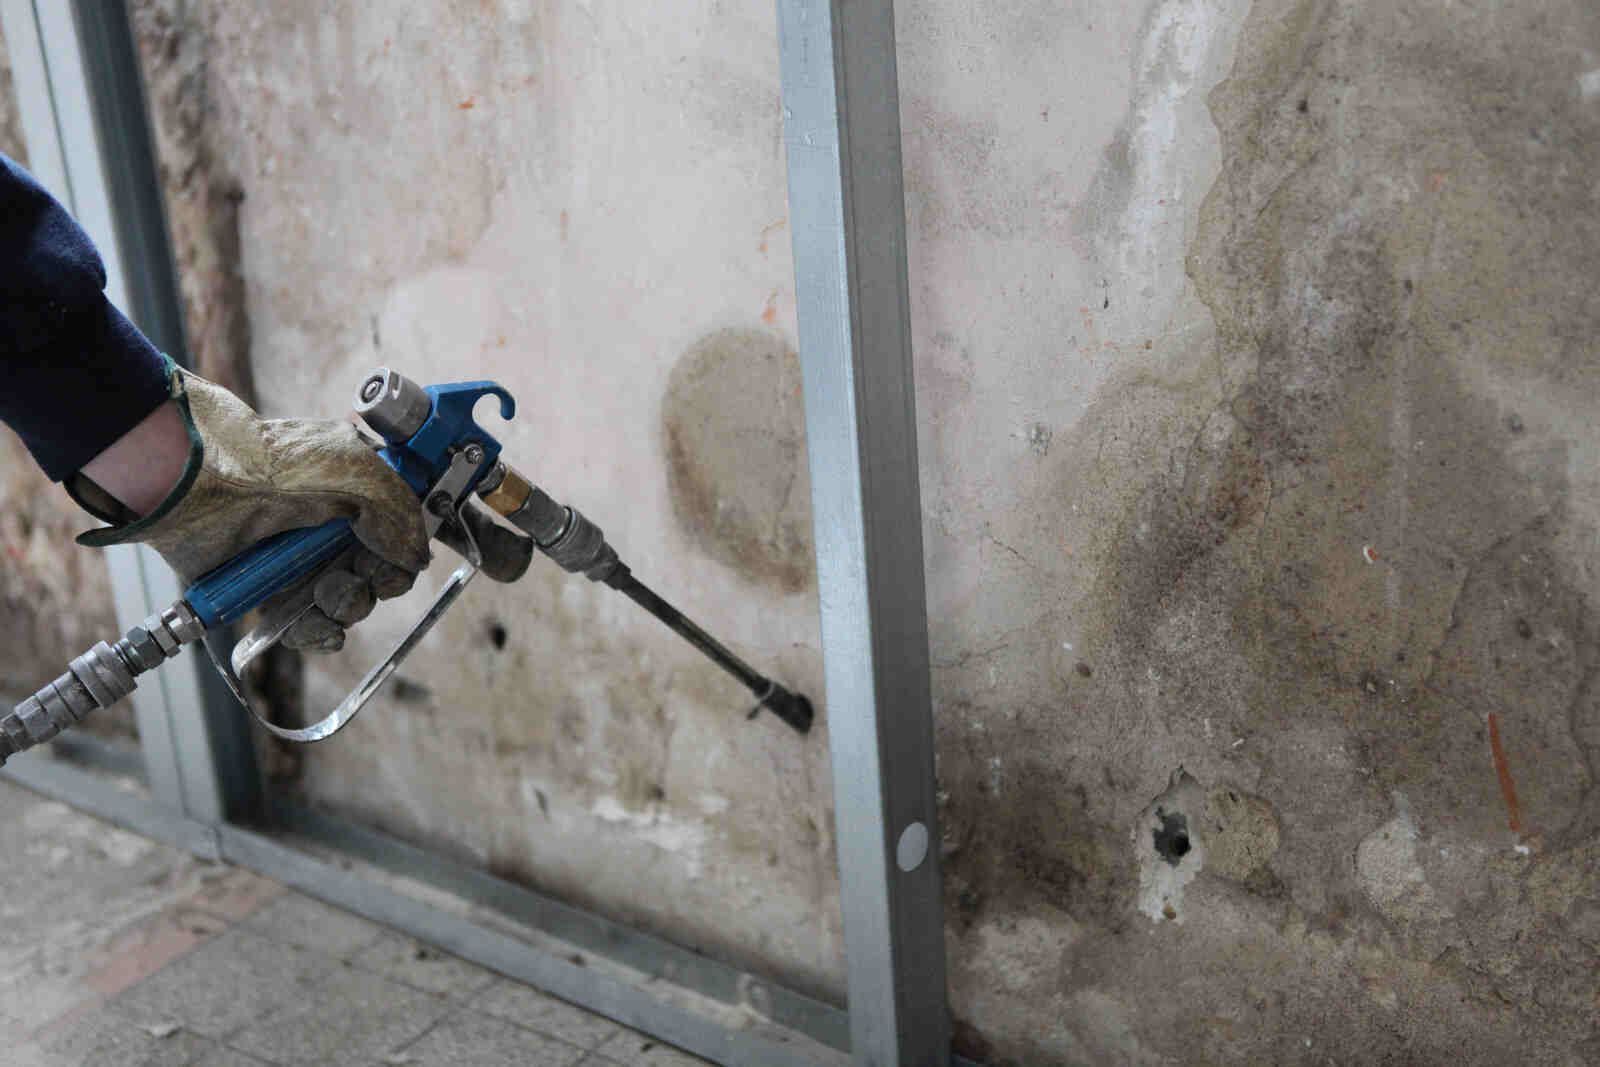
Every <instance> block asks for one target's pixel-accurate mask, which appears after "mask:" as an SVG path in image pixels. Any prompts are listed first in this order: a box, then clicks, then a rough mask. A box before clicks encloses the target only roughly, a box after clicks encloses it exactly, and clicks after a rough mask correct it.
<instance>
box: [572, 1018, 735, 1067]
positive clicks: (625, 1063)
mask: <svg viewBox="0 0 1600 1067" xmlns="http://www.w3.org/2000/svg"><path fill="white" fill-rule="evenodd" d="M618 1029H619V1030H620V1031H621V1032H620V1033H618V1034H617V1036H616V1037H613V1038H612V1039H611V1040H610V1041H607V1042H606V1043H605V1044H603V1045H601V1046H600V1047H599V1048H598V1049H596V1050H595V1052H596V1053H597V1054H598V1055H599V1056H600V1057H601V1058H602V1060H610V1061H612V1062H613V1063H617V1064H620V1065H621V1067H700V1065H702V1064H707V1063H709V1061H707V1060H702V1059H700V1058H699V1057H698V1056H691V1055H689V1054H688V1053H687V1052H684V1051H683V1050H682V1049H676V1048H673V1047H672V1046H671V1045H665V1044H662V1043H661V1042H660V1041H659V1040H657V1039H656V1038H653V1037H651V1036H649V1035H648V1034H641V1033H639V1032H637V1031H635V1030H628V1029H624V1028H622V1027H618Z"/></svg>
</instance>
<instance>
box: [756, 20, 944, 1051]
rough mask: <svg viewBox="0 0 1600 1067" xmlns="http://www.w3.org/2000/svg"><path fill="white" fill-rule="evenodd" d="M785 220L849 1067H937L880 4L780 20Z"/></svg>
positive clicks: (894, 98)
mask: <svg viewBox="0 0 1600 1067" xmlns="http://www.w3.org/2000/svg"><path fill="white" fill-rule="evenodd" d="M778 41H779V51H780V53H781V56H782V67H783V114H784V139H785V143H786V146H787V149H788V161H789V218H790V228H791V230H792V232H793V234H794V260H795V280H796V302H797V304H798V307H799V313H800V361H801V366H802V370H803V373H804V376H805V403H806V441H807V444H808V447H809V449H810V453H811V486H812V515H813V516H814V521H815V523H816V545H817V585H818V589H819V599H820V602H821V612H822V652H823V664H824V668H823V669H824V674H825V676H826V680H827V695H828V730H829V738H830V744H831V751H832V754H833V792H834V802H835V803H834V806H835V813H836V817H837V819H838V826H839V830H838V840H839V873H840V881H841V886H842V898H843V911H844V932H845V956H846V961H847V963H848V966H849V989H850V1036H851V1049H852V1051H853V1054H854V1056H855V1059H856V1062H857V1063H861V1064H872V1065H888V1064H916V1065H919V1067H920V1065H936V1064H937V1065H941V1067H942V1065H944V1064H946V1063H948V1062H949V1057H950V1052H949V1049H950V1029H949V1018H948V1014H947V1010H946V1001H945V963H944V921H943V906H942V900H941V895H940V878H939V857H938V849H937V848H931V847H930V842H936V841H937V840H938V831H937V826H938V823H937V814H936V809H935V787H934V767H933V720H932V714H931V697H930V693H929V677H928V620H927V605H926V600H925V591H924V584H923V553H922V508H921V502H920V498H919V490H918V485H917V423H916V410H915V402H914V398H913V393H912V370H911V325H910V311H909V295H908V291H907V283H906V252H905V248H906V231H905V197H904V191H903V189H902V186H901V169H900V110H899V107H900V104H899V90H898V84H897V75H896V68H895V46H894V9H893V5H892V3H891V2H890V0H779V3H778Z"/></svg>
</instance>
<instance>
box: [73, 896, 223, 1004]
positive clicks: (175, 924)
mask: <svg viewBox="0 0 1600 1067" xmlns="http://www.w3.org/2000/svg"><path fill="white" fill-rule="evenodd" d="M227 928H228V925H227V923H226V922H224V921H223V920H222V919H219V918H217V917H216V916H214V915H210V914H208V913H206V912H203V911H195V910H192V909H190V908H186V907H177V908H170V909H168V910H167V911H164V912H161V913H160V914H159V915H154V916H151V917H150V918H149V919H147V920H145V921H144V922H141V923H138V924H137V925H135V926H134V927H133V928H131V929H129V930H125V931H123V933H121V934H120V935H118V936H117V938H116V939H115V940H114V941H112V942H111V943H110V944H109V945H106V946H105V947H104V948H103V949H101V950H100V951H98V952H96V953H95V954H94V958H93V961H92V963H91V964H90V967H89V971H88V973H87V974H85V975H84V977H83V983H84V985H86V986H88V987H89V988H90V989H92V990H94V991H95V992H96V993H99V994H100V995H102V996H107V997H111V996H115V995H117V994H118V993H120V992H122V991H123V990H124V989H126V988H128V987H129V986H131V985H133V984H134V983H135V982H138V981H141V980H142V979H145V978H148V977H149V976H150V975H152V974H154V973H156V972H157V971H159V970H161V968H163V967H165V966H166V965H167V964H169V963H171V962H172V961H173V960H175V959H177V958H178V957H180V956H185V955H188V954H189V953H190V952H193V951H194V950H195V949H196V948H198V947H199V946H201V945H202V944H204V943H205V942H207V941H209V940H210V939H211V938H213V937H216V936H217V935H218V934H220V933H222V932H223V931H224V930H226V929H227Z"/></svg>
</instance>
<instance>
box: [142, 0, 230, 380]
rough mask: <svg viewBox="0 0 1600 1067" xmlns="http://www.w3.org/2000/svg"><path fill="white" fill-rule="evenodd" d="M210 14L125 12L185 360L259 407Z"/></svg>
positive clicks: (153, 9)
mask: <svg viewBox="0 0 1600 1067" xmlns="http://www.w3.org/2000/svg"><path fill="white" fill-rule="evenodd" d="M205 7H206V5H204V4H198V3H195V2H194V0H133V2H132V3H131V4H130V5H129V11H130V13H131V15H132V18H133V27H134V34H135V36H136V38H137V41H138V47H139V55H140V59H141V61H142V64H143V73H144V79H145V91H146V96H147V98H148V100H149V112H150V125H151V128H152V131H153V133H154V136H155V142H156V166H157V169H158V171H159V172H160V180H161V186H162V191H163V192H164V193H165V194H166V204H167V225H168V229H169V231H170V232H171V234H172V245H173V255H174V257H175V258H176V259H177V266H178V284H179V291H180V293H181V295H182V298H183V312H184V326H185V329H186V332H187V340H188V343H189V353H190V356H191V357H192V358H193V360H194V366H195V369H196V370H197V371H198V372H199V373H200V374H201V375H202V376H203V377H206V378H209V379H211V380H212V381H214V382H216V383H218V384H219V385H223V386H226V387H227V388H228V389H231V390H232V391H233V392H234V393H236V394H237V395H239V396H241V397H243V398H244V399H245V400H246V401H247V402H250V403H253V402H254V400H255V388H254V380H253V377H252V375H251V371H250V317H249V310H248V308H247V307H246V304H245V291H244V279H243V276H242V274H241V268H242V264H241V261H240V254H241V249H240V247H239V204H240V202H241V201H242V200H243V199H244V188H243V186H241V185H240V184H239V182H238V180H237V179H235V178H234V177H233V175H232V173H231V172H230V171H229V170H228V168H227V166H226V165H225V164H224V163H223V162H222V161H221V160H220V159H219V158H218V156H217V153H216V151H215V148H214V147H213V133H212V126H213V125H214V123H215V122H216V112H215V105H214V103H213V101H212V99H211V95H210V83H209V71H208V68H207V62H208V60H207V53H206V37H205V29H204V24H203V19H204V18H205Z"/></svg>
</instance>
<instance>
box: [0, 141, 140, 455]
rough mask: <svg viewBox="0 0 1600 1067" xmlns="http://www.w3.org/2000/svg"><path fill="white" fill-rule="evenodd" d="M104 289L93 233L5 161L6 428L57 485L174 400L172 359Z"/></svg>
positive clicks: (1, 408)
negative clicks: (168, 365) (169, 372)
mask: <svg viewBox="0 0 1600 1067" xmlns="http://www.w3.org/2000/svg"><path fill="white" fill-rule="evenodd" d="M105 284H106V270H105V265H104V264H103V263H102V262H101V261H100V253H99V252H97V251H96V250H95V247H94V243H93V242H91V241H90V240H89V236H88V235H87V234H86V233H84V232H83V230H82V229H81V228H80V227H79V226H78V224H77V223H76V222H74V221H73V220H72V217H71V216H70V215H68V214H67V212H66V209H64V208H63V207H62V206H61V205H60V204H58V203H56V201H55V200H54V198H52V197H51V196H50V194H49V193H47V192H45V191H44V189H43V188H41V187H40V185H39V183H38V182H36V181H34V180H33V177H32V176H31V175H29V174H28V172H27V171H25V170H23V169H22V168H21V167H19V166H18V165H17V164H16V163H14V162H12V161H11V160H10V159H7V158H6V157H5V156H3V155H0V374H3V381H0V422H4V423H5V424H6V425H8V426H10V427H11V428H12V429H13V430H15V431H16V432H17V436H19V437H21V438H22V441H23V443H24V444H26V445H27V446H28V451H29V452H31V453H32V454H33V458H34V459H35V460H36V461H37V462H38V464H39V466H40V467H42V468H44V471H45V473H46V474H47V475H49V476H50V478H51V479H52V480H54V481H60V480H61V479H63V478H65V477H67V476H68V475H69V474H72V473H73V472H74V471H76V470H77V469H78V468H80V467H82V466H83V465H84V464H85V463H87V462H88V461H89V460H91V459H93V458H94V457H95V456H97V455H99V454H100V453H101V452H102V451H104V450H105V448H106V446H108V445H110V444H111V443H113V442H114V441H116V440H117V438H119V437H121V436H122V435H123V434H125V433H127V432H128V431H129V430H131V429H133V427H134V426H135V425H137V424H138V423H139V421H140V420H142V419H143V418H144V417H145V416H146V415H148V414H150V412H152V411H154V410H155V409H156V407H158V406H159V405H160V404H161V402H162V401H163V400H165V399H166V398H167V396H168V392H169V386H168V379H167V370H166V362H165V360H164V359H163V358H162V356H161V354H160V353H159V352H157V351H156V349H155V347H154V346H153V345H151V344H150V342H149V341H148V340H146V339H145V337H144V335H143V334H141V333H140V332H139V331H138V330H137V329H135V328H134V326H133V324H132V323H130V322H129V321H128V320H127V319H125V318H124V317H123V316H122V314H121V313H120V312H119V311H117V309H116V308H115V307H113V306H112V305H111V302H110V301H109V300H107V299H106V296H105V292H104V289H105Z"/></svg>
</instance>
